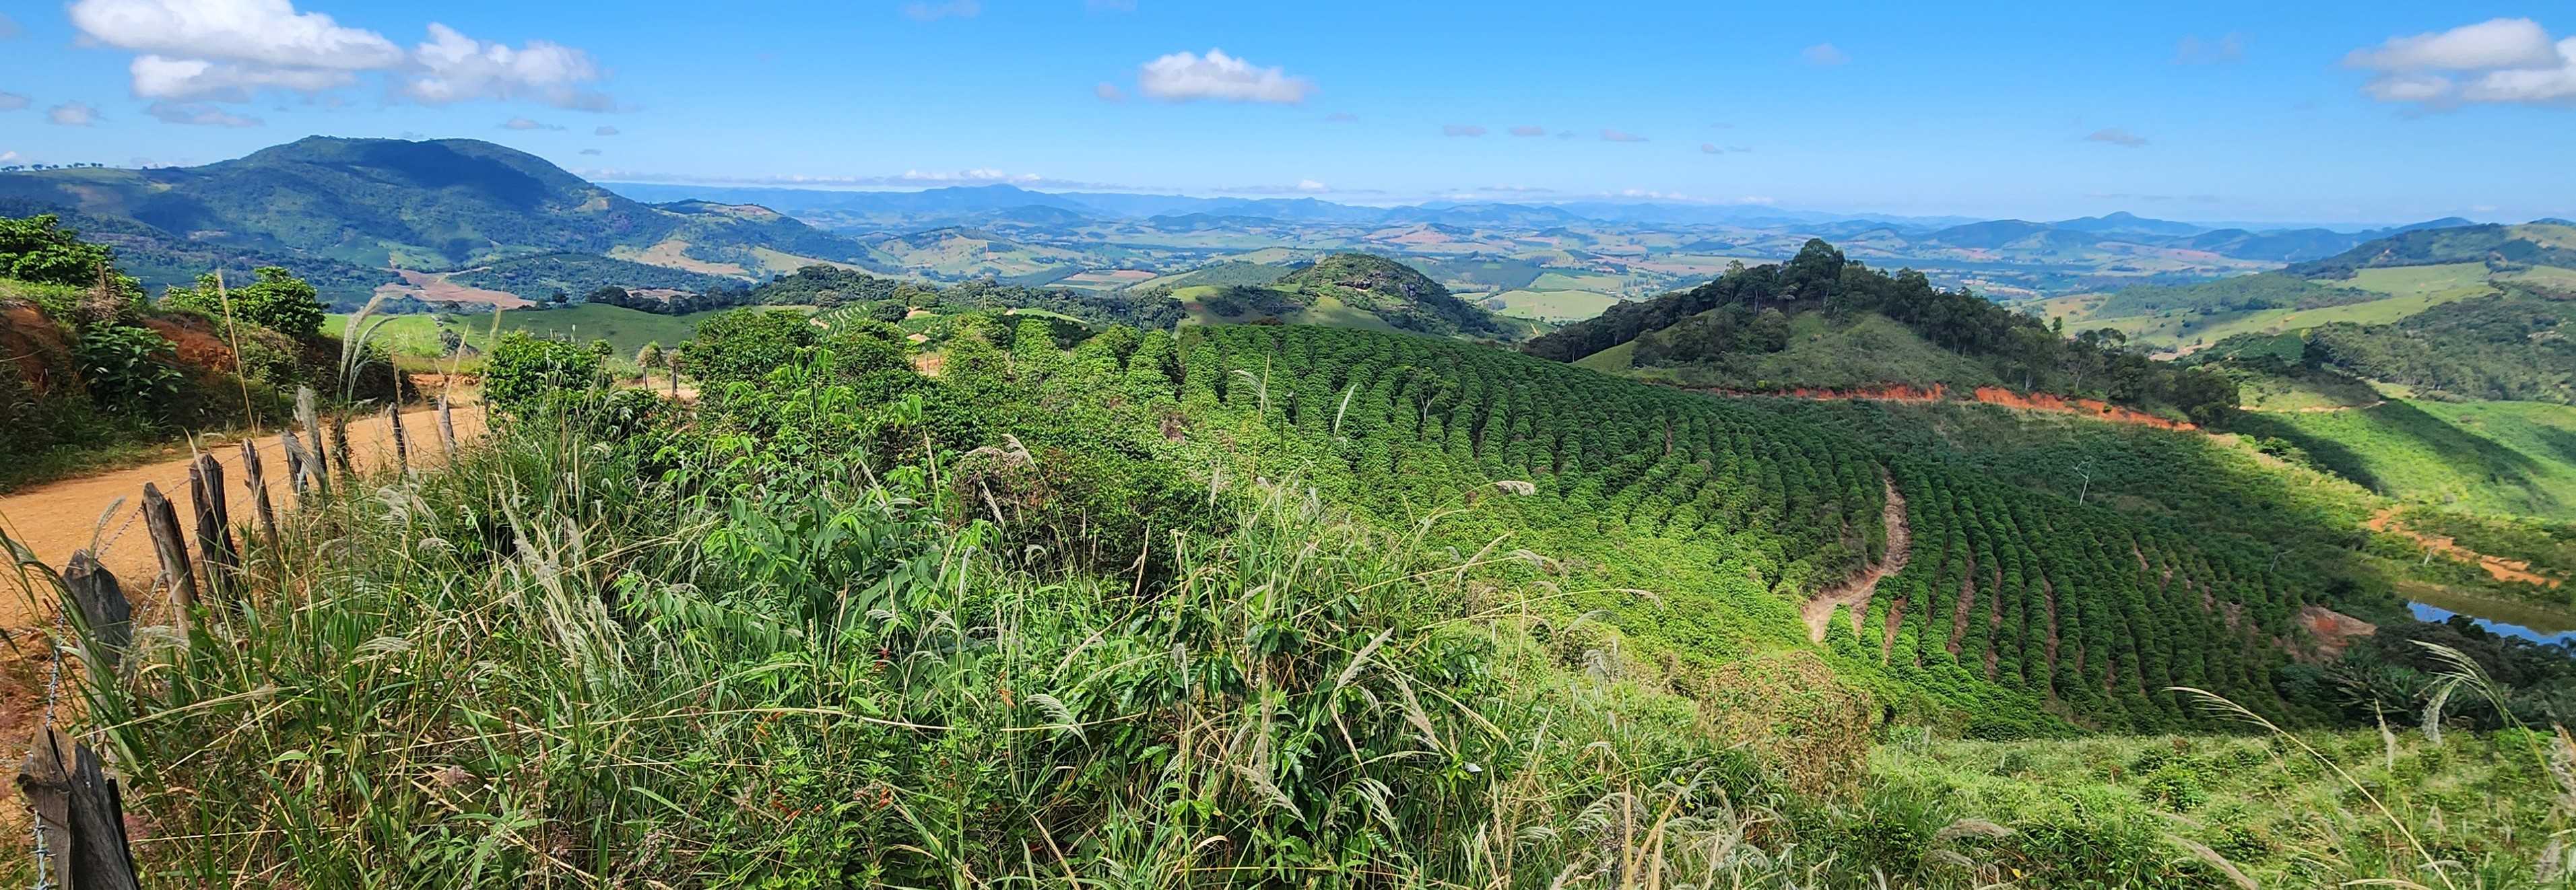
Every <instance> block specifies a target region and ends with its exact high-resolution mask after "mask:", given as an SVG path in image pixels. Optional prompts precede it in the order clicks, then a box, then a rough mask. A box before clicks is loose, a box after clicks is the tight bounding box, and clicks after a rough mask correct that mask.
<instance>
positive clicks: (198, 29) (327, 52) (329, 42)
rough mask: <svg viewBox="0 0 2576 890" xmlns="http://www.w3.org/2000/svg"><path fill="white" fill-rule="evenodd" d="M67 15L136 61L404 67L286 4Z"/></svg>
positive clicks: (376, 40)
mask: <svg viewBox="0 0 2576 890" xmlns="http://www.w3.org/2000/svg"><path fill="white" fill-rule="evenodd" d="M69 12H70V14H71V20H72V26H73V27H75V28H78V29H80V32H81V34H82V36H85V37H88V38H89V39H91V40H94V41H97V42H99V43H103V44H106V45H108V46H113V47H116V48H118V49H124V50H132V51H134V52H138V53H159V54H163V55H169V56H176V57H184V58H192V59H213V60H223V61H233V62H244V63H251V64H256V65H261V66H268V67H280V68H330V69H336V70H341V71H365V70H374V69H382V68H390V67H393V66H395V65H398V64H401V63H402V60H403V52H402V48H400V47H397V46H395V45H394V42H393V41H391V40H387V39H385V36H384V35H382V34H378V33H376V32H373V31H369V30H366V29H363V28H349V27H343V26H342V25H340V23H339V22H336V21H333V20H332V18H331V17H330V16H328V15H324V14H322V13H318V12H297V11H296V10H295V5H294V4H293V3H290V2H288V0H79V2H77V3H73V4H72V5H71V8H70V10H69Z"/></svg>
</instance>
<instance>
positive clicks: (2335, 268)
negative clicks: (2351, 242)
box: [2283, 222, 2576, 278]
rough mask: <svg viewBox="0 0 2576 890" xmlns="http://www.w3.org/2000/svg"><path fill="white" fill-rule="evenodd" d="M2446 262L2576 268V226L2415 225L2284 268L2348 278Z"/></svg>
mask: <svg viewBox="0 0 2576 890" xmlns="http://www.w3.org/2000/svg"><path fill="white" fill-rule="evenodd" d="M2445 263H2489V264H2493V265H2497V266H2557V267H2560V268H2576V226H2570V225H2565V224H2562V223H2554V222H2535V223H2526V224H2523V225H2513V226H2508V225H2482V226H2458V227H2452V228H2438V229H2417V230H2414V231H2410V232H2400V233H2397V234H2395V235H2391V236H2388V237H2386V238H2381V239H2378V240H2374V241H2367V242H2363V243H2362V244H2361V245H2359V246H2356V247H2354V248H2352V249H2351V250H2347V251H2344V252H2342V253H2339V254H2336V255H2334V256H2331V257H2327V258H2325V259H2321V260H2311V261H2308V262H2304V263H2297V264H2293V265H2292V266H2290V267H2289V268H2288V269H2285V270H2283V271H2284V272H2285V273H2287V274H2290V275H2295V276H2298V277H2301V278H2350V277H2352V276H2353V274H2354V273H2356V272H2359V271H2361V270H2364V269H2379V268H2388V267H2398V266H2432V265H2440V264H2445Z"/></svg>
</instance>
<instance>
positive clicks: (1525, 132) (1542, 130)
mask: <svg viewBox="0 0 2576 890" xmlns="http://www.w3.org/2000/svg"><path fill="white" fill-rule="evenodd" d="M1512 135H1514V136H1545V135H1547V128H1546V127H1513V128H1512Z"/></svg>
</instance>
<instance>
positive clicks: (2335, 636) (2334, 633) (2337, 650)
mask: <svg viewBox="0 0 2576 890" xmlns="http://www.w3.org/2000/svg"><path fill="white" fill-rule="evenodd" d="M2299 624H2300V625H2301V626H2303V627H2306V628H2307V629H2308V632H2309V633H2311V634H2315V635H2316V638H2317V655H2318V656H2320V660H2331V659H2335V658H2340V657H2342V656H2343V650H2344V649H2345V648H2346V647H2349V646H2351V645H2352V641H2354V640H2357V639H2360V638H2362V637H2366V636H2370V635H2371V634H2375V633H2378V632H2379V625H2376V624H2372V623H2370V622H2367V621H2363V620H2361V619H2359V618H2354V617H2352V616H2350V615H2346V614H2344V613H2342V612H2337V611H2335V610H2333V609H2328V608H2326V607H2324V606H2302V607H2300V608H2299Z"/></svg>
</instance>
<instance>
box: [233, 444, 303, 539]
mask: <svg viewBox="0 0 2576 890" xmlns="http://www.w3.org/2000/svg"><path fill="white" fill-rule="evenodd" d="M288 435H293V434H292V433H289V434H288ZM242 475H243V477H244V478H243V479H242V484H244V485H248V486H250V505H251V509H252V510H253V511H255V512H256V513H257V514H258V516H259V530H260V531H261V532H262V533H264V534H266V535H267V537H268V543H269V544H270V546H275V545H276V544H277V511H276V510H275V509H274V508H272V507H270V506H269V502H268V468H267V467H263V466H261V465H260V460H259V441H258V440H256V439H243V440H242Z"/></svg>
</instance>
